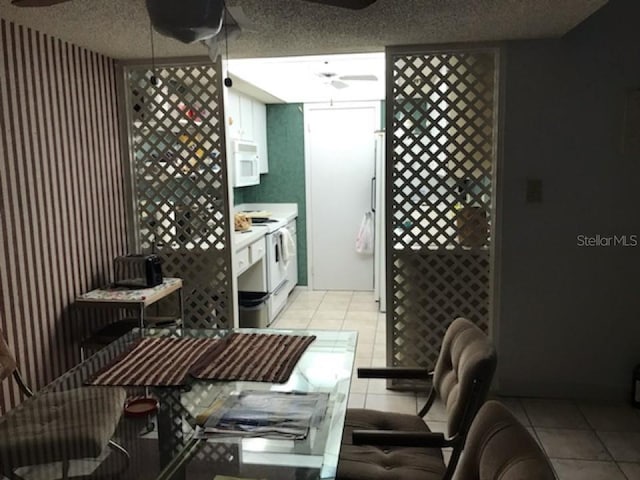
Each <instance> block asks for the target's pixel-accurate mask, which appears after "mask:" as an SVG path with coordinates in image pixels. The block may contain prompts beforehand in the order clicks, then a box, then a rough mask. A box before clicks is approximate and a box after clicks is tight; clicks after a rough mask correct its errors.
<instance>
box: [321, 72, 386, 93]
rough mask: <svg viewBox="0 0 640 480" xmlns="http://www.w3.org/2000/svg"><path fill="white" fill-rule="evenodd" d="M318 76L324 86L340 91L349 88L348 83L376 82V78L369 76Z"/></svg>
mask: <svg viewBox="0 0 640 480" xmlns="http://www.w3.org/2000/svg"><path fill="white" fill-rule="evenodd" d="M318 76H319V77H320V78H322V79H323V80H324V83H325V84H326V85H330V86H332V87H333V88H337V89H338V90H342V89H343V88H348V87H350V86H351V84H350V83H348V82H354V81H355V82H360V81H364V82H377V81H378V77H377V76H375V75H371V74H364V75H338V74H337V73H334V72H320V73H318Z"/></svg>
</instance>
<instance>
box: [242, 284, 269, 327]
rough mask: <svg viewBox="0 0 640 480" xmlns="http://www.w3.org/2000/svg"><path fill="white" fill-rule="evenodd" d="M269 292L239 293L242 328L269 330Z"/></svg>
mask: <svg viewBox="0 0 640 480" xmlns="http://www.w3.org/2000/svg"><path fill="white" fill-rule="evenodd" d="M268 298H269V293H268V292H238V303H239V304H240V308H239V311H238V317H239V320H240V327H241V328H267V326H268V324H269V309H268V307H267V299H268Z"/></svg>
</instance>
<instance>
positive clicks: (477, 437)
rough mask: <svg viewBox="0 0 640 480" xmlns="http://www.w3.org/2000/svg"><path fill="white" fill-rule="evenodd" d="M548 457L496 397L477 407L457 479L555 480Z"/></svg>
mask: <svg viewBox="0 0 640 480" xmlns="http://www.w3.org/2000/svg"><path fill="white" fill-rule="evenodd" d="M555 478H556V476H555V474H554V473H553V468H552V467H551V464H550V463H549V459H548V458H547V456H546V455H545V453H544V452H543V451H542V449H541V448H540V446H539V445H538V442H536V440H535V439H534V438H533V437H532V436H531V435H530V434H529V432H528V431H527V429H526V428H525V427H524V426H523V425H522V424H521V423H520V422H519V421H518V420H517V419H516V418H515V417H514V416H513V414H512V413H511V412H510V411H509V410H507V408H506V407H505V406H504V405H503V404H502V403H499V402H497V401H495V400H489V401H487V402H486V403H485V404H484V405H483V406H482V407H481V408H480V410H479V411H478V414H477V415H476V418H475V420H474V421H473V424H472V425H471V429H470V430H469V435H468V436H467V442H466V445H465V447H464V451H463V452H462V458H461V459H460V463H459V464H458V467H457V468H456V472H455V475H454V480H555Z"/></svg>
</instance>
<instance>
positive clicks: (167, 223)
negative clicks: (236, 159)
mask: <svg viewBox="0 0 640 480" xmlns="http://www.w3.org/2000/svg"><path fill="white" fill-rule="evenodd" d="M220 71H221V69H220V64H219V63H218V64H217V65H211V64H208V65H186V66H184V65H180V66H156V67H154V68H153V69H151V68H149V66H141V67H138V66H127V67H125V69H124V75H125V90H126V92H125V95H126V99H127V100H126V102H127V103H126V110H127V126H128V132H129V146H130V159H131V175H132V190H133V197H134V215H133V217H134V218H133V220H134V224H135V225H134V230H135V235H136V249H137V250H138V251H140V252H145V253H148V252H156V253H158V254H159V255H160V256H161V257H162V259H163V266H162V268H163V274H164V275H165V276H176V277H181V278H182V279H183V280H184V289H183V292H184V319H183V320H184V323H185V326H187V327H216V326H217V327H230V326H233V305H232V303H233V302H232V300H231V299H232V298H233V297H232V291H231V288H232V283H231V274H232V273H231V250H230V248H231V232H230V225H229V221H228V219H229V205H228V198H229V197H228V185H227V164H226V158H225V149H224V141H225V139H224V123H223V121H222V119H223V118H224V116H223V100H222V91H221V88H222V87H221V81H220Z"/></svg>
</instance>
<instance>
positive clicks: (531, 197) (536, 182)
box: [526, 178, 542, 203]
mask: <svg viewBox="0 0 640 480" xmlns="http://www.w3.org/2000/svg"><path fill="white" fill-rule="evenodd" d="M526 199H527V203H540V202H542V180H541V179H539V178H527V194H526Z"/></svg>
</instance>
